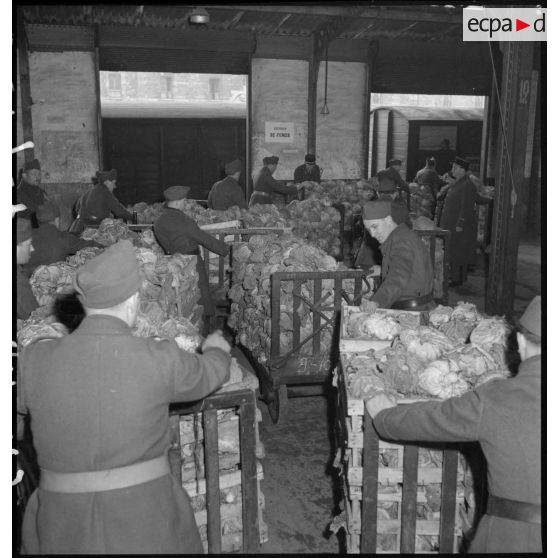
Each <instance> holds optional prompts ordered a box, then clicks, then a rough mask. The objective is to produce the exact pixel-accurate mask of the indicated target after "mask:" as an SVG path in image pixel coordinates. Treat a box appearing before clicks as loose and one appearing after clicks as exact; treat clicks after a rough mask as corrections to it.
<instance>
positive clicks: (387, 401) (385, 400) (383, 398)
mask: <svg viewBox="0 0 558 558" xmlns="http://www.w3.org/2000/svg"><path fill="white" fill-rule="evenodd" d="M396 405H397V400H396V399H395V398H394V397H393V396H391V395H388V394H387V393H386V392H385V391H381V392H380V393H377V394H376V395H375V396H374V397H372V398H371V399H368V401H366V410H367V411H368V413H369V414H370V416H371V417H372V418H374V417H375V416H376V415H377V414H378V413H379V412H380V411H383V410H384V409H391V407H395V406H396Z"/></svg>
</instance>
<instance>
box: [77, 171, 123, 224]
mask: <svg viewBox="0 0 558 558" xmlns="http://www.w3.org/2000/svg"><path fill="white" fill-rule="evenodd" d="M96 178H97V183H96V184H95V185H94V186H93V188H92V189H91V190H89V191H88V192H86V193H85V194H83V195H82V196H81V197H80V198H79V199H78V201H77V203H76V212H77V218H76V220H75V221H74V222H73V223H72V226H71V227H70V232H71V233H74V234H80V233H81V232H82V231H83V229H84V228H85V227H88V226H91V225H99V224H100V223H101V221H102V220H103V219H107V218H109V217H110V216H111V214H112V215H114V216H115V217H118V218H120V219H126V220H127V221H132V214H131V213H130V212H129V211H128V210H127V209H126V208H125V207H124V206H123V205H122V204H121V203H120V202H119V201H118V200H117V199H116V197H115V196H114V189H115V188H116V179H117V174H116V170H114V169H112V170H110V171H99V172H97V174H96Z"/></svg>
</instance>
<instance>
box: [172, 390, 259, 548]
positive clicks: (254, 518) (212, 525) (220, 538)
mask: <svg viewBox="0 0 558 558" xmlns="http://www.w3.org/2000/svg"><path fill="white" fill-rule="evenodd" d="M256 409H257V408H256V399H255V394H254V392H253V391H252V390H251V389H242V390H238V391H232V392H226V393H216V394H213V395H211V396H209V397H207V398H206V399H204V400H203V401H200V402H197V403H186V402H184V403H173V404H172V405H171V416H170V424H171V449H170V451H169V461H170V465H171V471H172V472H173V474H174V475H175V476H176V478H177V479H178V481H179V482H180V483H181V484H182V485H183V486H184V488H185V490H186V492H187V493H188V494H189V496H190V497H191V498H193V499H196V498H198V497H199V496H202V495H203V498H202V501H199V500H197V501H196V502H195V505H196V508H195V509H196V514H197V520H198V521H199V522H200V523H198V526H199V527H200V534H201V535H202V539H203V538H204V537H205V539H206V540H207V546H206V548H207V552H209V553H210V554H214V553H221V552H232V551H236V550H242V551H243V552H244V553H254V552H257V551H258V550H259V545H260V544H261V540H262V536H263V534H262V533H264V532H266V528H265V527H264V523H263V521H262V510H261V509H260V505H261V504H262V503H263V499H261V498H259V496H258V494H259V492H260V488H259V482H258V480H261V479H262V478H263V469H262V465H261V462H259V461H258V460H257V459H256V439H257V430H256V427H257V420H256ZM233 411H236V412H237V413H238V419H237V420H235V425H234V428H236V427H237V426H238V432H239V437H238V442H239V455H236V454H235V453H234V452H231V454H230V455H232V465H233V470H227V471H223V470H222V467H221V460H222V458H223V454H222V452H219V442H220V436H219V431H220V426H221V428H222V425H223V423H228V422H229V420H230V418H231V417H233V416H234V413H233ZM189 414H194V415H195V416H199V415H201V417H200V419H201V423H202V424H203V440H201V441H200V440H199V437H197V434H195V432H196V430H197V429H196V428H195V426H194V427H193V428H191V429H189V428H183V429H182V432H181V428H180V417H181V416H184V415H189ZM219 418H221V419H222V420H221V424H220V422H219ZM196 426H197V424H196ZM192 432H193V433H194V436H193V438H194V441H192V440H191V438H192V436H190V434H191V433H192ZM181 434H184V437H185V442H186V445H188V444H192V443H194V444H203V458H202V460H203V476H202V475H200V474H199V473H200V468H199V467H196V468H195V472H196V474H195V475H194V477H193V478H188V479H187V480H185V479H183V476H182V473H183V456H182V448H183V445H184V444H182V443H181ZM228 437H229V439H233V445H234V443H235V442H236V440H235V439H234V436H233V438H231V436H230V435H229V436H228ZM221 439H223V437H221ZM230 455H229V457H230ZM198 456H199V453H198ZM239 457H240V459H239ZM237 462H239V463H237ZM184 481H185V482H184ZM239 485H240V489H237V492H238V490H240V493H241V495H242V498H241V507H240V508H235V507H234V506H232V507H231V506H229V505H227V504H229V502H227V500H226V492H225V502H224V503H223V501H222V500H223V491H226V490H227V489H232V488H234V487H238V486H239ZM230 503H231V504H232V503H233V502H230ZM202 504H203V506H202ZM236 504H238V502H236ZM235 510H236V511H240V518H235V519H234V520H233V519H232V518H231V517H230V514H231V513H234V512H235ZM202 511H203V512H205V514H202V513H200V512H202ZM223 514H225V515H223ZM202 522H205V524H203V525H202ZM232 524H234V525H232ZM233 526H240V527H239V528H240V530H241V532H240V533H238V532H234V531H233ZM239 545H240V546H239Z"/></svg>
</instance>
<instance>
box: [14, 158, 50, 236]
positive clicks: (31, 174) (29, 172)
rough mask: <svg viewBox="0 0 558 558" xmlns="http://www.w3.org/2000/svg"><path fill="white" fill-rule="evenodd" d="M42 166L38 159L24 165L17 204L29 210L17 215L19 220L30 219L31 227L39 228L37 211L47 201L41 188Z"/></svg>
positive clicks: (18, 186)
mask: <svg viewBox="0 0 558 558" xmlns="http://www.w3.org/2000/svg"><path fill="white" fill-rule="evenodd" d="M41 179H42V173H41V164H40V163H39V161H38V160H37V159H33V160H32V161H29V162H28V163H25V164H24V165H23V168H22V169H21V180H20V181H19V184H18V185H17V189H16V196H17V203H18V204H23V205H25V206H26V208H27V209H25V210H23V211H20V212H19V213H18V214H17V217H18V219H30V220H31V225H32V226H33V227H34V228H36V227H38V226H39V225H38V223H37V219H36V217H35V211H36V210H37V207H38V206H39V205H42V204H43V203H44V202H45V201H46V200H47V195H46V192H45V191H44V190H43V189H42V188H41V187H40V186H41Z"/></svg>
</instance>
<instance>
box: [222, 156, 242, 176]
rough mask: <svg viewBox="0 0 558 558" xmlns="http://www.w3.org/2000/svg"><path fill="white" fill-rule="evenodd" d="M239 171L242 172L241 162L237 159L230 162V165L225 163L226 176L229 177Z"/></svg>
mask: <svg viewBox="0 0 558 558" xmlns="http://www.w3.org/2000/svg"><path fill="white" fill-rule="evenodd" d="M241 171H242V162H241V161H240V160H239V159H235V160H234V161H231V162H230V163H227V164H226V165H225V173H226V174H227V176H230V175H231V174H234V173H235V172H241Z"/></svg>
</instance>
